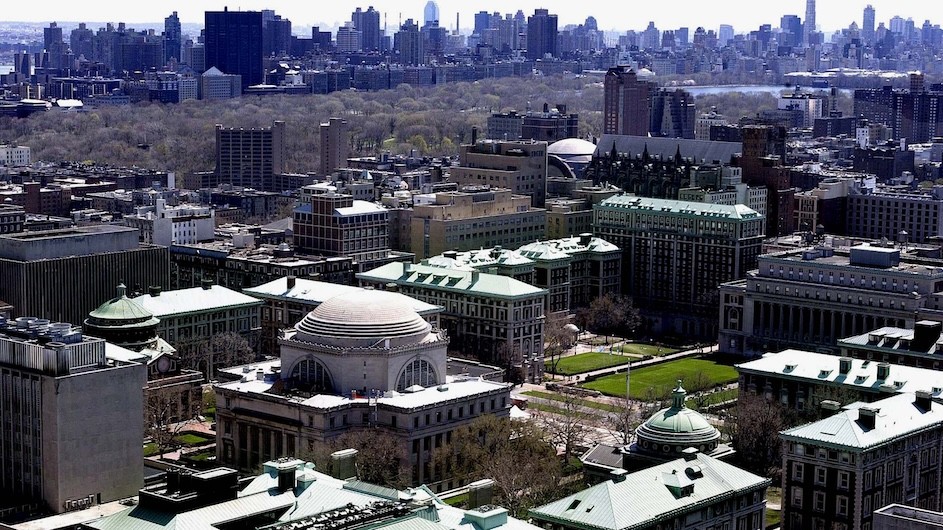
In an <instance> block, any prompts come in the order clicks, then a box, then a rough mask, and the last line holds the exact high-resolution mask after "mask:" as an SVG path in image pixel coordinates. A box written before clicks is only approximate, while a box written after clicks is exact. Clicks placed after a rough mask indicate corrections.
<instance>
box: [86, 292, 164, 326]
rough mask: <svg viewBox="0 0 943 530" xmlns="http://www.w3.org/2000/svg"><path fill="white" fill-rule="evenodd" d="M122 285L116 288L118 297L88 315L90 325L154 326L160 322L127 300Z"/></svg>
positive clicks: (133, 302)
mask: <svg viewBox="0 0 943 530" xmlns="http://www.w3.org/2000/svg"><path fill="white" fill-rule="evenodd" d="M125 292H126V287H125V286H124V284H121V285H119V286H118V296H116V297H114V298H112V299H111V300H109V301H107V302H105V303H104V304H102V305H100V306H98V309H96V310H94V311H92V312H91V313H89V314H88V318H89V321H90V323H92V324H95V325H99V326H101V325H105V326H120V325H122V324H124V325H134V326H152V325H153V326H156V325H157V324H158V323H159V322H160V321H159V320H157V319H156V318H154V314H153V313H151V312H150V311H148V310H147V309H144V308H143V307H141V305H140V304H138V303H136V302H135V301H134V300H131V299H130V298H128V297H127V296H126V294H125Z"/></svg>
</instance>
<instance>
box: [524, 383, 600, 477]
mask: <svg viewBox="0 0 943 530" xmlns="http://www.w3.org/2000/svg"><path fill="white" fill-rule="evenodd" d="M561 396H562V399H561V400H554V402H553V406H554V408H555V409H557V410H554V411H551V412H545V411H539V410H535V411H534V412H533V415H534V420H535V421H536V423H537V425H539V426H540V429H541V430H542V431H543V432H544V433H546V436H547V437H548V439H549V440H550V441H551V442H552V443H553V445H554V446H555V447H558V448H562V449H563V463H564V464H567V463H569V461H570V457H571V456H572V455H573V454H574V452H575V451H576V449H577V448H579V447H581V446H583V445H584V444H585V443H586V441H587V438H588V437H589V434H590V433H591V432H592V430H593V427H594V426H595V424H596V423H598V419H599V418H598V416H597V414H596V413H595V412H594V411H592V410H591V409H589V408H588V407H586V406H585V405H583V401H582V399H581V398H579V397H578V396H576V395H574V394H570V393H563V394H561Z"/></svg>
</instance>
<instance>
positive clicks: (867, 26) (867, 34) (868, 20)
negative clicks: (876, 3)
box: [861, 4, 874, 44]
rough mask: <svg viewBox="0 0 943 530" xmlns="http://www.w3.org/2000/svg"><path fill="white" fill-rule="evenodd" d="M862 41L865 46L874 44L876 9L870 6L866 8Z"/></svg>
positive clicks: (862, 26)
mask: <svg viewBox="0 0 943 530" xmlns="http://www.w3.org/2000/svg"><path fill="white" fill-rule="evenodd" d="M861 40H863V41H864V43H865V44H871V43H873V42H874V7H873V6H871V4H868V5H867V7H865V8H864V17H863V19H862V24H861Z"/></svg>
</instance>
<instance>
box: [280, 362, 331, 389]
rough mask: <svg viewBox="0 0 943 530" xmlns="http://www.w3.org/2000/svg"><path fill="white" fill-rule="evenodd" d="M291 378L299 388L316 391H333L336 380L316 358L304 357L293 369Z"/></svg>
mask: <svg viewBox="0 0 943 530" xmlns="http://www.w3.org/2000/svg"><path fill="white" fill-rule="evenodd" d="M291 379H292V380H293V381H294V382H295V384H296V385H298V388H301V389H305V390H308V391H311V392H316V393H333V392H334V381H332V380H331V374H330V372H328V371H327V368H325V367H324V365H323V364H321V363H320V362H319V361H317V360H316V359H303V360H302V361H301V362H299V363H298V364H296V365H295V368H294V370H292V371H291Z"/></svg>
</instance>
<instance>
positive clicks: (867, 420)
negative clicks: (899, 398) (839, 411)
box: [858, 407, 881, 431]
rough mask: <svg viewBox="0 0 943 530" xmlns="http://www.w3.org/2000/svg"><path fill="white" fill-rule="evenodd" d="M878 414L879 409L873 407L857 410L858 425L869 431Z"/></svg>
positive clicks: (873, 425)
mask: <svg viewBox="0 0 943 530" xmlns="http://www.w3.org/2000/svg"><path fill="white" fill-rule="evenodd" d="M879 412H881V409H879V408H873V407H861V408H860V409H858V423H860V424H861V428H862V429H865V430H869V431H870V430H872V429H874V428H875V425H876V420H877V415H878V413H879Z"/></svg>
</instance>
